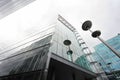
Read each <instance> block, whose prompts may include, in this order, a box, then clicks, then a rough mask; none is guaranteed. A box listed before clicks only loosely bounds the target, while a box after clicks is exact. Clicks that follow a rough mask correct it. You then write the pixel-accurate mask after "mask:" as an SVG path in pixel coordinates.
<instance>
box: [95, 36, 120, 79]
mask: <svg viewBox="0 0 120 80" xmlns="http://www.w3.org/2000/svg"><path fill="white" fill-rule="evenodd" d="M106 42H107V43H108V44H109V45H110V46H112V47H113V48H114V49H115V50H116V51H118V52H120V35H119V34H118V35H117V36H115V37H113V38H111V39H109V40H107V41H106ZM94 49H95V53H94V54H93V56H94V58H95V60H97V61H98V62H99V64H100V65H101V67H102V68H103V70H104V71H105V73H106V74H107V75H108V77H109V78H110V80H113V78H114V77H116V78H117V80H120V59H119V58H118V57H117V56H116V55H115V54H114V53H113V52H112V51H111V50H110V49H108V48H107V47H106V46H105V45H104V44H103V43H101V44H98V45H96V46H95V47H94Z"/></svg>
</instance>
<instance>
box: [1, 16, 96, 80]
mask: <svg viewBox="0 0 120 80" xmlns="http://www.w3.org/2000/svg"><path fill="white" fill-rule="evenodd" d="M58 20H59V18H58ZM74 29H75V28H73V27H66V26H64V25H63V24H61V23H60V22H59V21H58V22H57V24H55V25H54V26H52V27H49V28H48V29H46V30H45V31H43V32H41V33H39V35H34V36H33V37H31V38H29V39H27V40H26V42H25V43H23V44H21V45H19V46H17V47H15V48H13V49H11V50H8V51H6V52H3V53H2V54H1V55H0V80H93V79H95V78H96V77H97V75H96V74H95V73H94V72H93V71H92V69H91V67H90V64H89V61H88V60H87V59H86V57H85V56H84V52H83V51H82V48H81V47H80V46H79V44H78V42H77V40H76V37H75V35H74ZM65 41H66V42H65ZM68 43H70V44H69V45H68Z"/></svg>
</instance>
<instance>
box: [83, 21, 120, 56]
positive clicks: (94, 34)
mask: <svg viewBox="0 0 120 80" xmlns="http://www.w3.org/2000/svg"><path fill="white" fill-rule="evenodd" d="M91 27H92V22H91V21H90V20H87V21H85V22H84V23H83V24H82V29H83V30H84V31H87V30H89V31H90V32H91V33H92V35H91V36H92V37H93V38H98V39H99V40H100V41H101V42H102V43H103V44H105V45H106V46H107V47H108V48H109V49H110V50H111V51H112V52H113V53H114V54H115V55H117V56H118V57H119V58H120V54H119V53H118V52H117V51H116V50H115V49H114V48H112V47H111V46H110V45H109V44H108V43H106V42H105V41H104V40H103V39H102V38H101V37H100V35H101V31H100V30H96V31H94V32H93V31H92V30H90V28H91Z"/></svg>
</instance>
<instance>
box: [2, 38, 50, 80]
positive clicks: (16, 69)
mask: <svg viewBox="0 0 120 80" xmlns="http://www.w3.org/2000/svg"><path fill="white" fill-rule="evenodd" d="M51 38H52V36H48V37H46V38H44V39H41V40H39V41H37V42H35V43H33V44H31V45H30V46H28V47H26V48H23V49H21V50H20V51H18V52H16V53H17V54H16V53H14V54H15V55H12V56H9V57H7V58H5V59H3V61H2V60H1V64H0V76H1V77H0V80H10V79H11V80H14V79H16V80H39V79H40V75H41V74H42V73H41V70H42V69H43V68H45V63H46V60H47V53H48V52H49V47H50V41H51ZM35 71H36V72H35ZM31 75H32V76H31ZM37 78H38V79H37Z"/></svg>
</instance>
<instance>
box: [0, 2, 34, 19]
mask: <svg viewBox="0 0 120 80" xmlns="http://www.w3.org/2000/svg"><path fill="white" fill-rule="evenodd" d="M33 1H35V0H0V19H1V18H3V17H5V16H7V15H9V14H11V13H13V12H14V11H16V10H18V9H20V8H22V7H24V6H26V5H28V4H29V3H31V2H33Z"/></svg>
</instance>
